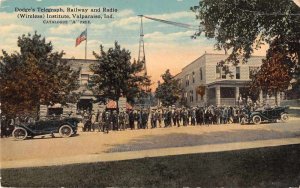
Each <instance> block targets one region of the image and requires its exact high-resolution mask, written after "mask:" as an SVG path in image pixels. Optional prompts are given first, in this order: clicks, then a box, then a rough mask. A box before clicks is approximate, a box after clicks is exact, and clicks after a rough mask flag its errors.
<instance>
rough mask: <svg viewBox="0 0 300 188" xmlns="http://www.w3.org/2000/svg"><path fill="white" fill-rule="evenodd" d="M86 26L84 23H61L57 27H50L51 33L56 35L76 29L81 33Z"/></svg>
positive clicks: (69, 32)
mask: <svg viewBox="0 0 300 188" xmlns="http://www.w3.org/2000/svg"><path fill="white" fill-rule="evenodd" d="M84 28H85V26H84V25H82V24H72V25H59V26H57V27H51V28H50V29H49V33H50V34H54V35H65V34H71V33H73V32H74V31H78V33H79V32H80V31H81V30H82V31H83V30H84ZM79 34H80V33H79ZM79 34H78V35H79Z"/></svg>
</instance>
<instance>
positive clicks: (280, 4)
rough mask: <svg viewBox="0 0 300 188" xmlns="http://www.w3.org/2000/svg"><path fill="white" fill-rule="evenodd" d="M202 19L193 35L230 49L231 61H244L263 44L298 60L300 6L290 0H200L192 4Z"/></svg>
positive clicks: (217, 46) (299, 49)
mask: <svg viewBox="0 0 300 188" xmlns="http://www.w3.org/2000/svg"><path fill="white" fill-rule="evenodd" d="M191 10H193V11H194V12H195V13H196V19H198V20H199V21H200V29H199V31H198V32H197V33H195V35H194V37H197V36H199V35H200V34H201V33H204V34H205V36H206V37H208V38H214V39H216V40H217V43H216V45H215V46H216V48H217V49H219V50H221V49H225V50H231V51H232V53H231V54H230V56H229V58H228V60H230V61H232V62H234V63H235V64H237V63H239V61H238V55H242V56H243V57H244V61H247V59H248V58H249V57H250V55H251V54H252V52H253V50H254V49H259V48H260V47H261V45H262V44H269V45H271V47H272V48H273V49H274V48H280V49H281V50H283V51H284V53H287V54H288V55H289V56H290V57H291V58H292V59H293V60H294V61H295V62H296V61H298V64H299V55H300V32H299V31H300V8H299V7H298V6H297V5H296V4H295V3H294V2H293V1H290V0H251V1H249V0H201V1H200V2H199V5H198V6H194V7H191Z"/></svg>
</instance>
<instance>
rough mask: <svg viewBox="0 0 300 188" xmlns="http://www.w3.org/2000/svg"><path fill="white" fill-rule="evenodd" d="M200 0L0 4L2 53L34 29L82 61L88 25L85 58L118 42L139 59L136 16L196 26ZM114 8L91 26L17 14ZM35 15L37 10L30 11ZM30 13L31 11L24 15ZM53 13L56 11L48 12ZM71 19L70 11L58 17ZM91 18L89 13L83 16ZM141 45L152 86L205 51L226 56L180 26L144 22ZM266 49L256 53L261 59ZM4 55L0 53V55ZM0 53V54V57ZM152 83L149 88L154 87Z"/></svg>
mask: <svg viewBox="0 0 300 188" xmlns="http://www.w3.org/2000/svg"><path fill="white" fill-rule="evenodd" d="M198 3H199V0H0V18H1V19H0V26H1V27H0V33H1V35H0V41H1V45H0V49H1V51H2V49H4V50H5V51H7V52H9V53H12V52H14V51H18V50H19V49H18V47H17V38H18V36H21V35H22V34H26V33H28V32H29V33H33V32H34V31H37V32H38V34H41V35H42V36H44V37H45V38H46V41H51V42H52V44H53V46H54V50H55V51H61V50H63V51H65V53H66V55H65V56H64V57H65V58H73V57H74V58H76V59H83V58H84V48H85V45H84V43H82V44H80V45H79V46H77V47H75V39H76V38H77V37H78V36H79V35H80V33H81V32H82V31H83V30H84V29H85V28H86V27H87V30H88V41H87V57H88V58H89V59H95V57H94V56H93V51H95V52H99V46H100V45H101V44H102V45H103V46H104V49H106V50H107V49H108V48H110V47H113V45H114V42H115V41H118V42H119V44H120V45H121V47H122V48H126V49H128V50H129V51H130V52H131V56H132V59H134V58H135V59H137V58H138V49H139V37H140V33H139V32H140V18H139V17H138V16H137V15H141V14H142V15H146V16H149V17H154V18H159V19H164V20H169V21H175V22H180V23H186V24H190V25H195V26H198V25H199V23H198V21H197V20H196V19H195V14H194V13H193V12H192V11H190V7H191V6H195V5H197V4H198ZM38 7H41V8H62V9H64V10H66V8H67V7H69V8H89V9H90V8H99V7H100V8H101V9H102V8H103V7H107V8H115V9H117V10H118V11H117V12H115V13H113V16H114V18H112V19H93V20H91V24H87V25H86V24H80V23H76V24H43V19H19V18H17V15H18V14H20V13H22V12H16V8H17V9H22V8H33V9H37V8H38ZM34 13H36V12H34ZM28 14H32V13H28ZM51 14H57V13H51ZM60 14H67V15H71V13H66V12H64V13H60ZM87 14H93V13H87ZM143 22H144V42H145V54H146V64H147V71H148V74H149V75H150V76H151V79H152V81H153V82H154V83H157V81H158V80H161V78H160V76H161V74H163V73H164V72H165V71H166V70H167V69H170V71H171V73H172V74H173V75H175V74H177V73H179V72H180V71H181V69H182V68H183V67H184V66H186V65H187V64H189V63H191V62H192V61H193V60H195V59H197V58H198V57H200V56H201V55H203V54H204V53H205V52H207V53H224V52H222V51H216V50H214V43H215V41H214V40H213V39H210V40H209V39H206V38H205V37H204V36H200V37H198V38H197V39H191V36H192V35H193V34H194V33H195V30H193V29H186V28H180V27H176V26H172V25H167V24H164V23H160V22H156V21H152V20H148V19H145V18H144V19H143ZM265 50H266V49H265V48H262V49H261V50H260V51H256V52H255V53H254V54H255V55H265ZM1 53H2V52H1ZM0 55H1V54H0ZM155 85H156V84H154V86H153V87H155Z"/></svg>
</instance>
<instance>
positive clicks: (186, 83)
mask: <svg viewBox="0 0 300 188" xmlns="http://www.w3.org/2000/svg"><path fill="white" fill-rule="evenodd" d="M189 85H190V75H186V76H185V86H189Z"/></svg>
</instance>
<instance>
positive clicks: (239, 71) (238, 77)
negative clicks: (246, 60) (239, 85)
mask: <svg viewBox="0 0 300 188" xmlns="http://www.w3.org/2000/svg"><path fill="white" fill-rule="evenodd" d="M235 79H241V68H240V67H236V68H235Z"/></svg>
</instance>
